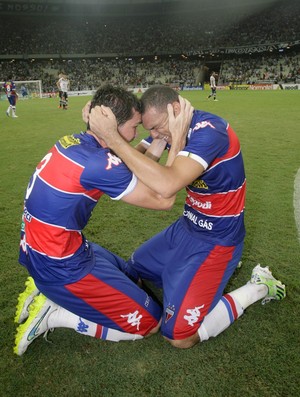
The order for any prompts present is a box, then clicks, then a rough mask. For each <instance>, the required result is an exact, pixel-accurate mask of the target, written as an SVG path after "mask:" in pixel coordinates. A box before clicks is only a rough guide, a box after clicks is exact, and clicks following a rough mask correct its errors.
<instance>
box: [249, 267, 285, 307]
mask: <svg viewBox="0 0 300 397" xmlns="http://www.w3.org/2000/svg"><path fill="white" fill-rule="evenodd" d="M250 283H251V284H257V285H260V284H263V285H265V286H266V287H267V288H268V293H267V295H266V296H265V298H264V299H263V300H262V302H261V304H262V305H264V304H266V303H268V302H270V301H271V300H277V301H279V300H282V299H283V298H285V296H286V291H285V285H284V284H282V282H281V281H279V280H276V278H275V277H274V276H273V275H272V272H271V271H270V270H269V267H268V266H267V267H261V266H260V264H258V265H257V266H255V268H254V269H253V271H252V275H251V280H250Z"/></svg>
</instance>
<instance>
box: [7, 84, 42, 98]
mask: <svg viewBox="0 0 300 397" xmlns="http://www.w3.org/2000/svg"><path fill="white" fill-rule="evenodd" d="M4 83H5V82H4V81H0V87H3V84H4ZM14 83H15V85H16V91H17V93H18V96H19V98H18V99H21V100H22V99H33V98H42V80H24V81H23V80H18V81H15V80H14ZM1 99H6V95H5V93H4V90H1Z"/></svg>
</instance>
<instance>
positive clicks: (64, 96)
mask: <svg viewBox="0 0 300 397" xmlns="http://www.w3.org/2000/svg"><path fill="white" fill-rule="evenodd" d="M58 77H59V79H58V81H57V83H56V85H57V88H58V95H59V106H58V107H59V109H61V108H62V109H64V110H67V109H68V91H69V88H70V80H69V79H68V78H67V76H66V75H65V74H63V73H60V74H59V75H58Z"/></svg>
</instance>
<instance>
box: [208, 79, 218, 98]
mask: <svg viewBox="0 0 300 397" xmlns="http://www.w3.org/2000/svg"><path fill="white" fill-rule="evenodd" d="M217 76H218V75H217V74H216V73H215V72H212V74H211V75H210V78H209V84H210V89H211V93H210V94H209V95H208V97H207V98H208V99H210V98H211V97H213V98H214V101H217V86H216V77H217Z"/></svg>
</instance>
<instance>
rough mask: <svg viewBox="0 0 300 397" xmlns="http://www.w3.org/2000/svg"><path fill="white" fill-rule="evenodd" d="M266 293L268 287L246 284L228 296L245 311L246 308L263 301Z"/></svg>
mask: <svg viewBox="0 0 300 397" xmlns="http://www.w3.org/2000/svg"><path fill="white" fill-rule="evenodd" d="M267 293H268V287H267V286H266V285H264V284H259V285H258V284H251V283H247V284H245V285H243V286H242V287H240V288H238V289H236V290H234V291H232V292H230V295H231V296H232V297H233V298H235V299H236V300H237V301H238V302H239V304H240V305H241V306H242V308H243V309H244V310H245V309H247V307H248V306H250V305H252V304H253V303H255V302H257V301H258V300H261V299H263V298H264V297H265V296H266V295H267Z"/></svg>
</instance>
